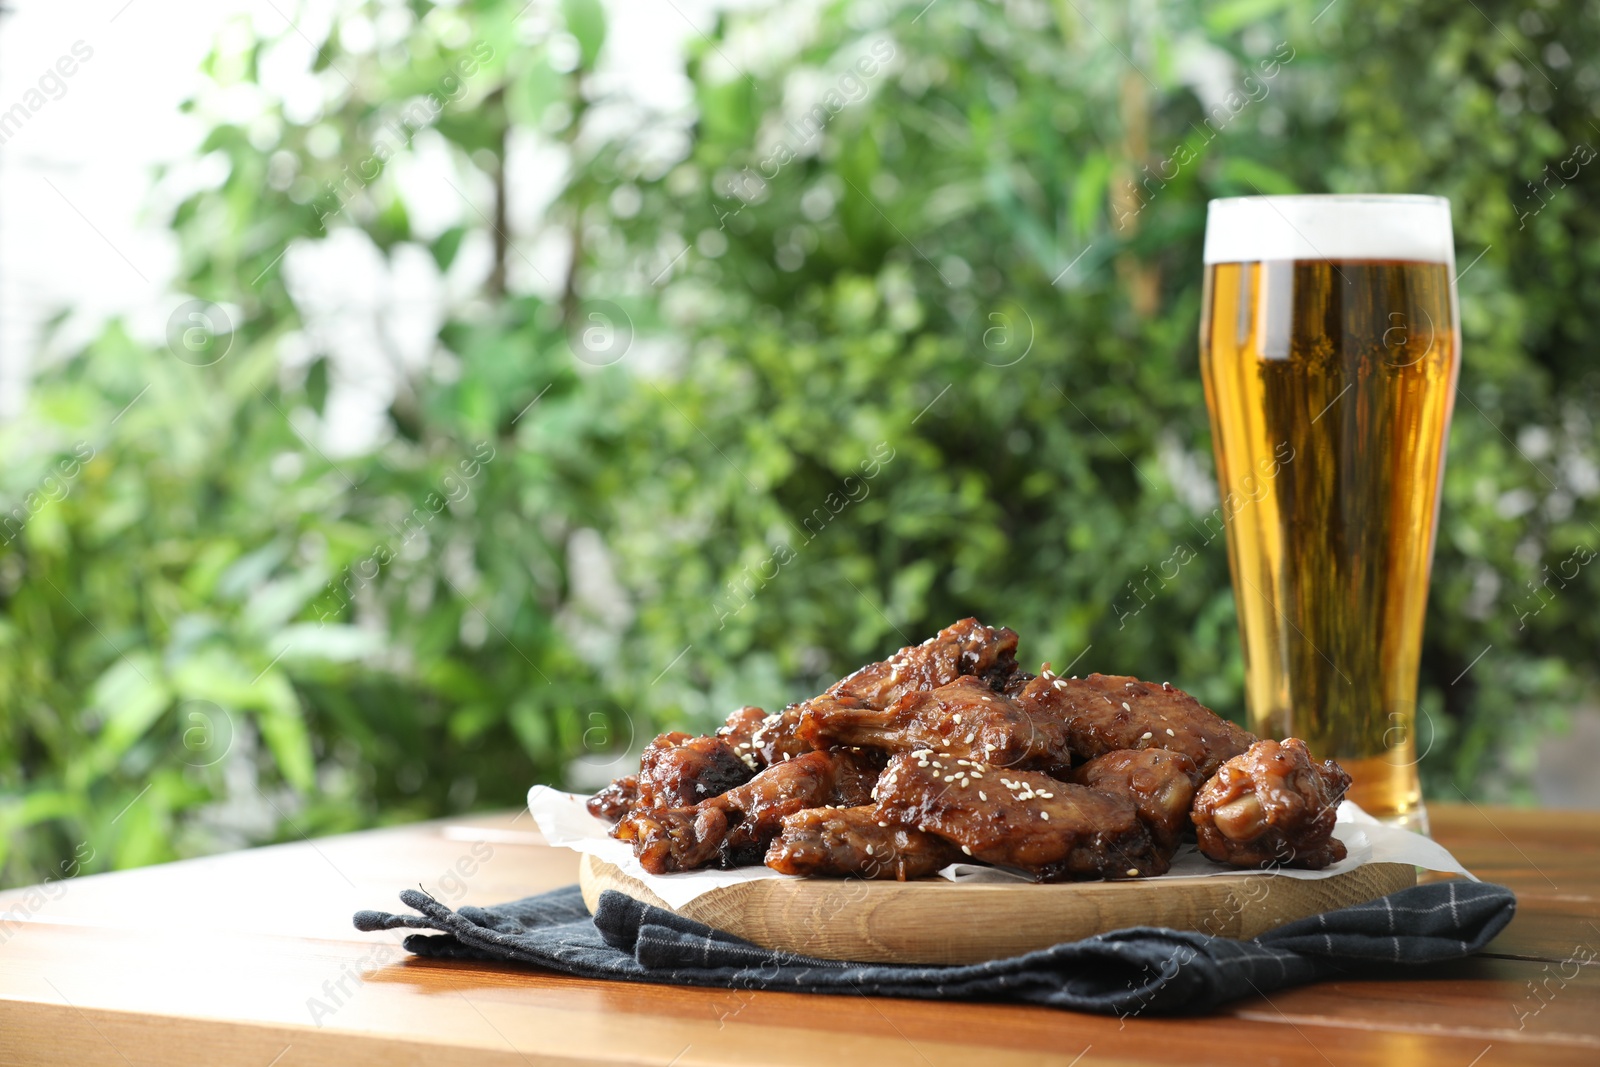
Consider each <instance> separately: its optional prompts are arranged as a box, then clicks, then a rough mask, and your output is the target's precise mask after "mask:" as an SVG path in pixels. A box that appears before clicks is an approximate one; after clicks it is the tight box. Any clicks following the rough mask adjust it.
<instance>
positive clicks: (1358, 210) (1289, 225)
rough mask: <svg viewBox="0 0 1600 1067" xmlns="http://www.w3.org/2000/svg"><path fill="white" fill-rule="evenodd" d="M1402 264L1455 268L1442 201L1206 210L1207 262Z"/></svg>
mask: <svg viewBox="0 0 1600 1067" xmlns="http://www.w3.org/2000/svg"><path fill="white" fill-rule="evenodd" d="M1282 259H1399V260H1411V261H1415V262H1421V263H1445V264H1449V265H1450V267H1451V269H1452V270H1454V268H1455V241H1454V239H1453V238H1452V236H1451V233H1450V201H1448V200H1446V199H1445V198H1444V197H1441V196H1241V197H1232V198H1229V199H1226V200H1213V201H1211V204H1210V207H1209V209H1208V210H1207V212H1206V246H1205V262H1207V263H1255V262H1260V261H1265V260H1282Z"/></svg>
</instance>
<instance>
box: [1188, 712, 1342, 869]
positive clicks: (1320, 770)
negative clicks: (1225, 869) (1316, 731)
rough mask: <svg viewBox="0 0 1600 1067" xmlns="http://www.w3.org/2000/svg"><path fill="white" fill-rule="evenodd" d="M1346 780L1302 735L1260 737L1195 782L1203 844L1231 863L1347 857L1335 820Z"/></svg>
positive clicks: (1318, 865)
mask: <svg viewBox="0 0 1600 1067" xmlns="http://www.w3.org/2000/svg"><path fill="white" fill-rule="evenodd" d="M1349 787H1350V776H1349V775H1348V774H1346V773H1345V772H1344V769H1343V768H1341V767H1340V766H1339V765H1338V764H1337V763H1334V762H1333V761H1332V760H1325V761H1324V762H1322V763H1317V762H1316V761H1315V760H1313V759H1312V758H1311V753H1310V752H1309V751H1308V750H1307V749H1306V743H1305V742H1304V741H1301V740H1300V739H1299V738H1296V737H1291V738H1288V739H1287V740H1285V741H1283V742H1281V743H1280V742H1278V741H1257V742H1256V743H1255V744H1253V745H1251V746H1250V749H1249V751H1247V752H1245V753H1244V754H1243V755H1240V756H1235V757H1234V758H1233V759H1231V760H1229V761H1228V762H1227V763H1225V764H1223V765H1222V769H1221V770H1219V771H1218V772H1217V773H1216V775H1215V776H1214V777H1212V779H1211V780H1210V781H1208V782H1206V784H1205V785H1203V786H1201V787H1200V792H1199V795H1197V796H1196V797H1195V800H1194V811H1193V818H1194V827H1195V834H1196V836H1197V838H1198V839H1199V843H1200V851H1201V852H1204V853H1205V854H1206V855H1207V856H1210V857H1211V858H1212V859H1214V860H1216V861H1217V862H1219V863H1226V864H1230V865H1232V866H1234V867H1305V868H1307V869H1310V870H1321V869H1322V868H1323V867H1326V866H1328V865H1329V864H1330V863H1337V862H1339V861H1340V860H1342V859H1344V857H1345V847H1344V842H1342V841H1340V840H1339V839H1338V838H1336V837H1334V836H1333V824H1334V819H1335V814H1336V811H1337V809H1338V807H1339V801H1340V800H1342V799H1343V798H1344V793H1345V790H1346V789H1348V788H1349Z"/></svg>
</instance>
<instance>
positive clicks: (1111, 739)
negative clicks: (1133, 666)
mask: <svg viewBox="0 0 1600 1067" xmlns="http://www.w3.org/2000/svg"><path fill="white" fill-rule="evenodd" d="M1017 703H1018V705H1019V706H1020V707H1022V708H1023V710H1024V711H1027V712H1029V713H1031V714H1033V715H1034V716H1035V717H1044V716H1054V717H1056V718H1059V719H1060V720H1061V721H1063V722H1065V723H1066V724H1067V728H1068V732H1069V739H1068V743H1069V744H1070V745H1071V747H1072V751H1073V753H1074V754H1076V755H1077V756H1079V757H1080V758H1083V759H1093V758H1094V757H1096V756H1103V755H1105V754H1106V753H1108V752H1117V751H1120V750H1122V749H1143V748H1164V749H1166V750H1168V751H1169V752H1181V753H1183V754H1184V755H1185V756H1188V757H1189V758H1190V759H1192V760H1194V763H1195V767H1196V768H1198V769H1199V771H1200V774H1201V776H1202V778H1209V777H1210V776H1211V775H1212V774H1214V773H1216V770H1217V768H1218V767H1220V766H1222V764H1223V763H1224V762H1225V761H1226V760H1229V759H1232V758H1233V757H1234V756H1237V755H1238V754H1239V753H1241V752H1243V751H1244V750H1245V749H1247V748H1249V747H1250V744H1251V742H1253V741H1254V740H1255V739H1256V738H1255V735H1254V734H1252V733H1250V732H1249V731H1248V730H1245V729H1242V728H1241V727H1238V726H1235V725H1234V724H1233V723H1231V722H1229V721H1228V720H1227V719H1224V718H1222V717H1221V716H1219V715H1218V714H1217V713H1216V712H1214V711H1212V710H1211V709H1210V708H1207V707H1206V706H1205V705H1203V704H1201V703H1200V702H1199V701H1198V700H1196V699H1195V698H1194V697H1192V696H1190V695H1189V694H1188V693H1185V692H1184V691H1183V690H1181V689H1175V688H1173V687H1172V685H1171V684H1169V683H1166V682H1163V683H1162V684H1161V685H1156V684H1155V683H1153V682H1142V681H1140V680H1139V679H1137V678H1129V677H1125V676H1122V675H1115V674H1091V675H1089V676H1088V677H1087V678H1061V677H1058V676H1056V675H1052V674H1049V673H1045V674H1041V675H1040V676H1039V678H1038V679H1036V680H1035V681H1034V682H1031V683H1029V685H1028V686H1027V688H1026V689H1024V690H1023V692H1022V694H1021V695H1019V696H1018V697H1017Z"/></svg>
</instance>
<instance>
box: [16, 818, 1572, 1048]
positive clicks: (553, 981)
mask: <svg viewBox="0 0 1600 1067" xmlns="http://www.w3.org/2000/svg"><path fill="white" fill-rule="evenodd" d="M1432 814H1433V818H1434V826H1435V831H1436V833H1437V835H1438V837H1439V839H1440V840H1441V841H1442V842H1443V843H1444V844H1446V845H1447V846H1448V847H1449V848H1451V849H1452V850H1453V851H1454V852H1455V853H1456V855H1457V856H1459V857H1460V858H1461V859H1462V861H1463V862H1465V863H1466V865H1467V866H1468V867H1469V868H1470V869H1472V870H1473V871H1474V872H1476V873H1477V874H1478V875H1480V876H1481V877H1483V878H1485V879H1488V880H1493V881H1497V882H1501V883H1503V884H1505V885H1509V886H1511V887H1512V888H1514V889H1515V890H1516V892H1517V896H1518V898H1519V905H1518V913H1517V917H1516V920H1515V921H1514V922H1513V923H1512V924H1511V926H1510V927H1508V928H1507V929H1506V931H1505V932H1504V933H1503V934H1501V936H1500V937H1499V938H1497V939H1496V940H1495V942H1494V943H1493V944H1492V945H1491V946H1490V947H1489V950H1488V951H1487V952H1485V953H1484V954H1483V955H1481V956H1478V957H1476V958H1474V959H1471V960H1468V961H1465V962H1461V963H1457V964H1452V965H1448V966H1435V967H1431V968H1428V969H1426V970H1425V971H1422V972H1420V973H1416V974H1414V975H1412V976H1409V977H1407V978H1400V977H1395V978H1392V979H1383V980H1369V981H1337V982H1324V983H1322V984H1319V985H1316V986H1309V987H1305V988H1301V989H1295V990H1288V991H1283V992H1279V993H1275V994H1273V995H1272V996H1271V997H1270V998H1268V997H1261V998H1259V999H1255V1000H1246V1001H1241V1002H1239V1003H1236V1004H1233V1005H1231V1006H1230V1007H1229V1008H1228V1009H1227V1010H1226V1011H1224V1012H1223V1013H1221V1014H1219V1015H1215V1016H1211V1017H1206V1018H1178V1019H1174V1018H1165V1019H1158V1018H1129V1019H1117V1018H1114V1017H1101V1016H1091V1015H1078V1014H1073V1013H1070V1012H1062V1011H1053V1010H1050V1009H1045V1008H1029V1007H1011V1006H1002V1005H984V1004H967V1003H948V1002H941V1003H932V1002H922V1001H912V1000H886V999H880V998H867V997H848V996H839V997H814V996H803V995H799V994H792V993H749V992H735V991H723V990H701V989H682V988H674V987H669V986H655V985H630V984H624V983H607V982H591V981H579V980H575V979H570V978H564V977H560V976H556V975H549V974H544V973H540V972H536V971H532V970H527V969H522V968H518V967H511V966H503V965H489V964H462V963H430V962H425V961H421V960H416V959H412V958H410V957H408V956H406V954H405V953H404V952H403V951H402V950H401V949H400V948H399V934H400V932H399V931H390V932H386V933H383V934H361V933H358V932H356V931H355V930H354V929H353V928H352V927H351V925H350V916H351V914H352V913H353V912H355V911H356V910H358V909H360V908H367V907H371V908H381V909H385V910H396V911H400V910H404V909H403V907H402V906H401V905H400V904H399V902H398V900H397V899H396V893H397V892H398V891H399V890H400V889H401V888H404V887H407V886H414V885H417V884H418V882H421V883H422V884H423V885H424V886H425V887H426V888H427V889H428V890H429V891H430V892H431V893H433V894H434V896H436V897H438V898H439V899H440V900H441V901H443V902H445V903H447V904H450V905H452V906H459V905H461V904H491V903H495V902H498V901H503V900H509V899H513V898H515V897H519V896H523V895H526V894H529V893H533V892H537V891H539V890H543V889H548V888H551V887H554V886H558V885H562V884H564V883H568V882H571V881H572V880H573V877H574V870H575V868H576V862H577V861H576V857H575V855H574V854H572V853H569V852H566V851H564V850H558V849H551V848H549V847H547V846H545V845H543V844H541V843H540V839H539V836H538V834H537V832H536V831H534V829H533V827H532V826H531V825H530V820H529V818H528V817H527V815H526V814H525V813H524V814H522V815H520V816H513V815H511V814H506V815H494V816H481V817H476V818H471V819H463V820H454V821H448V822H439V823H427V824H423V825H419V826H410V827H404V828H399V829H391V830H375V831H371V832H368V833H359V834H350V835H347V836H344V837H333V838H324V839H321V840H317V841H305V842H300V843H296V844H289V845H280V846H277V847H273V848H262V849H255V850H252V851H248V852H240V853H235V854H232V855H224V856H215V857H211V858H208V859H199V860H190V861H187V862H184V863H174V864H169V865H167V866H163V867H153V868H146V869H143V870H135V871H124V872H119V873H116V874H104V875H96V876H93V877H84V878H78V879H76V880H72V881H68V882H62V883H57V884H55V885H52V886H49V887H47V890H48V891H45V890H39V891H30V890H8V891H4V892H0V1063H3V1064H6V1065H11V1064H102V1063H103V1064H117V1065H144V1064H152V1065H155V1064H160V1065H187V1064H195V1065H206V1067H210V1065H216V1064H241V1065H248V1067H308V1065H312V1064H327V1065H360V1064H382V1065H385V1067H397V1065H400V1064H410V1063H416V1064H423V1063H426V1064H428V1065H430V1067H447V1065H454V1064H488V1065H500V1064H507V1065H511V1064H535V1063H537V1064H550V1063H627V1064H673V1065H682V1067H689V1065H691V1064H706V1063H717V1064H724V1063H725V1064H747V1063H758V1062H760V1063H784V1064H819V1063H820V1064H829V1065H842V1064H849V1063H861V1062H870V1063H873V1064H876V1065H882V1064H891V1063H907V1064H921V1065H933V1064H946V1063H949V1064H1005V1063H1056V1064H1061V1065H1062V1067H1068V1065H1072V1064H1081V1065H1083V1067H1088V1065H1089V1064H1098V1063H1161V1064H1213V1063H1214V1064H1228V1065H1233V1064H1240V1063H1284V1064H1318V1065H1335V1067H1347V1065H1354V1064H1405V1065H1408V1067H1409V1065H1413V1064H1449V1065H1452V1067H1496V1065H1501V1064H1533V1063H1552V1064H1555V1063H1560V1064H1566V1063H1571V1064H1583V1065H1584V1067H1594V1065H1595V1064H1596V1063H1600V963H1596V962H1593V961H1595V960H1596V955H1597V951H1600V813H1593V814H1590V813H1575V812H1549V811H1542V812H1541V811H1513V810H1508V809H1500V808H1477V807H1467V806H1455V807H1452V806H1444V805H1440V806H1435V807H1434V808H1433V809H1432ZM24 915H25V916H26V917H23V916H24ZM1580 960H1588V961H1591V962H1586V963H1585V962H1578V961H1580Z"/></svg>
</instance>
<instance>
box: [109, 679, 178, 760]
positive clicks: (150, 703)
mask: <svg viewBox="0 0 1600 1067" xmlns="http://www.w3.org/2000/svg"><path fill="white" fill-rule="evenodd" d="M89 699H90V701H91V703H92V704H93V706H94V707H96V708H98V709H99V710H100V712H101V714H102V715H103V716H104V720H105V726H104V727H103V728H102V729H101V731H100V736H99V737H98V738H97V739H96V742H95V748H96V751H97V753H98V754H99V756H100V757H101V759H102V760H103V761H104V762H105V763H107V764H109V763H113V762H115V761H116V760H117V759H119V758H121V756H122V754H123V753H125V752H126V751H127V750H128V749H129V748H130V747H131V746H132V745H133V743H134V742H135V741H137V740H139V738H141V737H143V736H144V735H145V733H146V732H147V731H148V730H149V729H150V727H151V726H153V725H155V722H156V720H157V719H159V718H160V717H161V713H162V712H164V711H166V710H167V708H168V707H170V706H171V704H172V691H171V690H170V689H169V688H168V687H167V684H166V678H165V676H164V675H163V673H162V671H161V667H160V664H158V663H157V662H156V660H155V657H153V656H151V655H150V654H149V653H147V652H132V653H128V654H126V655H123V656H121V657H119V658H118V659H117V662H115V663H113V664H112V665H111V667H110V668H109V669H108V670H107V671H106V672H105V673H104V674H102V675H101V676H100V678H99V680H98V681H96V682H95V684H94V688H93V690H91V692H90V698H89Z"/></svg>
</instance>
